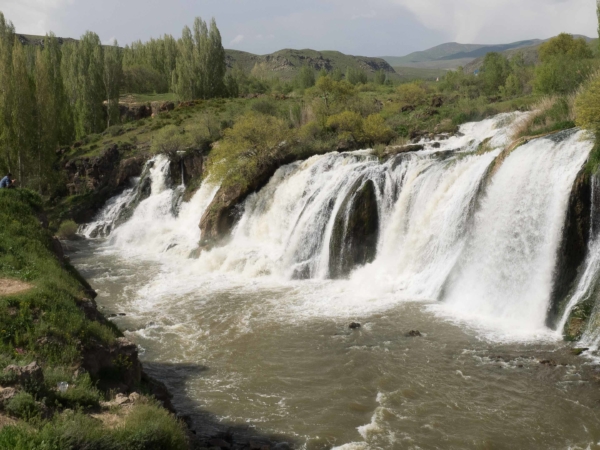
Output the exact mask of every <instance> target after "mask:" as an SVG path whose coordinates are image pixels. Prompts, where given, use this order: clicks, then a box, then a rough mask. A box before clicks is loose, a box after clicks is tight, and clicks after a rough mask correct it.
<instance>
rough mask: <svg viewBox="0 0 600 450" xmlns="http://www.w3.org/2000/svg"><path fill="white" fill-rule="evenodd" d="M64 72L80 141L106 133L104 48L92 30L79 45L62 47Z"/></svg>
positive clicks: (66, 88)
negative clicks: (91, 134) (94, 134)
mask: <svg viewBox="0 0 600 450" xmlns="http://www.w3.org/2000/svg"><path fill="white" fill-rule="evenodd" d="M62 53H63V54H62V61H61V69H62V70H61V72H62V76H63V82H64V85H65V90H66V93H67V99H68V102H69V105H70V107H71V109H72V111H73V119H74V124H75V133H76V136H77V137H78V138H80V137H82V136H85V135H87V134H90V133H98V132H100V131H102V130H103V129H104V127H105V125H106V122H105V114H106V111H105V109H104V104H103V103H104V100H105V93H106V90H105V87H104V49H103V47H102V44H101V42H100V38H99V37H98V35H97V34H95V33H92V32H90V31H88V32H87V33H85V34H84V35H83V36H82V37H81V39H80V40H79V42H74V43H69V44H64V45H63V47H62Z"/></svg>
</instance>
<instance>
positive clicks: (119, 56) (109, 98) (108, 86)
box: [103, 41, 123, 127]
mask: <svg viewBox="0 0 600 450" xmlns="http://www.w3.org/2000/svg"><path fill="white" fill-rule="evenodd" d="M122 79H123V52H122V51H121V49H120V48H119V46H118V44H117V42H116V41H115V43H114V45H111V46H109V47H106V48H105V49H104V77H103V81H104V91H105V98H106V117H107V122H106V126H107V127H109V126H110V125H111V123H115V122H117V121H118V120H119V95H120V92H121V82H122Z"/></svg>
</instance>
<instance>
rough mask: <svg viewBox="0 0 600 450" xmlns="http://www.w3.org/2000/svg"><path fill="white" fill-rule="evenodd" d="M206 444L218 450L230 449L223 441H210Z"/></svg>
mask: <svg viewBox="0 0 600 450" xmlns="http://www.w3.org/2000/svg"><path fill="white" fill-rule="evenodd" d="M208 444H209V445H211V446H213V447H218V448H220V449H229V448H231V444H230V443H229V442H227V441H224V440H223V439H211V440H209V441H208Z"/></svg>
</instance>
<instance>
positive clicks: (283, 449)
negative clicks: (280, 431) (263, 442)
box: [273, 442, 292, 450]
mask: <svg viewBox="0 0 600 450" xmlns="http://www.w3.org/2000/svg"><path fill="white" fill-rule="evenodd" d="M273 450H292V447H290V444H288V443H287V442H280V443H279V444H277V445H275V446H274V447H273Z"/></svg>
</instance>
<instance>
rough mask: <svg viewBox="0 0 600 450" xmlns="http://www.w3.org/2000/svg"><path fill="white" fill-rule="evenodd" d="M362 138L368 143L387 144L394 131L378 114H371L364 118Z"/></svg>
mask: <svg viewBox="0 0 600 450" xmlns="http://www.w3.org/2000/svg"><path fill="white" fill-rule="evenodd" d="M363 134H364V139H365V141H366V142H368V143H369V144H371V145H372V144H389V142H390V141H391V140H392V139H393V138H394V137H395V135H396V133H394V130H392V129H391V128H390V127H388V126H387V125H386V124H385V120H383V117H381V116H380V115H379V114H372V115H370V116H369V117H367V118H366V119H365V120H364V124H363Z"/></svg>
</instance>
